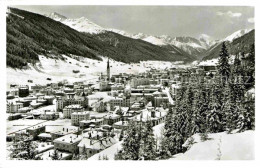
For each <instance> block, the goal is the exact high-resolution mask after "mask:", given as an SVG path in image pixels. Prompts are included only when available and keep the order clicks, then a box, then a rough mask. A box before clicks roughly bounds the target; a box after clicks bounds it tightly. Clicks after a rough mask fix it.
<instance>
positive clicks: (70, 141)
mask: <svg viewBox="0 0 260 168" xmlns="http://www.w3.org/2000/svg"><path fill="white" fill-rule="evenodd" d="M81 140H82V136H81V135H76V134H67V135H64V136H62V137H60V138H57V139H55V140H54V141H53V143H54V148H55V149H57V150H60V151H65V152H70V153H73V154H77V153H78V152H79V150H78V144H79V143H80V141H81Z"/></svg>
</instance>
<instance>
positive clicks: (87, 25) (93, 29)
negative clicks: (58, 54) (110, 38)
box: [45, 12, 104, 34]
mask: <svg viewBox="0 0 260 168" xmlns="http://www.w3.org/2000/svg"><path fill="white" fill-rule="evenodd" d="M45 16H47V17H49V18H51V19H53V20H56V21H59V22H61V23H63V24H65V25H67V26H69V27H71V28H73V29H75V30H77V31H80V32H87V33H90V34H97V33H101V32H103V31H104V28H102V27H101V26H99V25H97V24H95V23H94V22H92V21H90V20H88V19H87V18H85V17H81V18H77V19H70V18H67V17H65V16H63V15H60V14H58V13H56V12H53V13H51V14H49V15H45Z"/></svg>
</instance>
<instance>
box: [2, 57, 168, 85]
mask: <svg viewBox="0 0 260 168" xmlns="http://www.w3.org/2000/svg"><path fill="white" fill-rule="evenodd" d="M63 57H64V58H65V60H61V59H53V58H47V57H45V56H39V59H40V62H39V63H37V64H36V66H32V65H30V66H29V67H30V69H27V70H18V69H13V68H9V67H7V74H8V77H7V89H9V86H10V84H18V85H31V83H28V80H29V79H31V80H33V83H34V84H35V83H37V84H47V83H51V82H58V81H62V80H67V81H68V82H70V83H72V82H76V81H86V82H95V81H96V80H97V79H98V77H99V76H100V74H101V73H103V74H105V73H106V67H107V66H106V65H107V58H106V57H101V58H102V59H103V61H98V60H92V59H88V58H84V57H79V58H80V60H76V59H74V58H71V57H68V56H65V55H63ZM157 65H160V68H162V69H163V68H166V67H171V66H172V64H171V63H169V62H165V61H156V64H155V63H154V61H142V62H141V63H135V64H125V63H122V62H118V61H114V60H111V59H110V66H111V68H110V73H111V74H118V73H128V74H137V73H139V72H144V71H146V70H148V69H150V68H155V66H157ZM73 70H79V73H73ZM47 78H51V79H52V80H51V81H49V80H46V79H47Z"/></svg>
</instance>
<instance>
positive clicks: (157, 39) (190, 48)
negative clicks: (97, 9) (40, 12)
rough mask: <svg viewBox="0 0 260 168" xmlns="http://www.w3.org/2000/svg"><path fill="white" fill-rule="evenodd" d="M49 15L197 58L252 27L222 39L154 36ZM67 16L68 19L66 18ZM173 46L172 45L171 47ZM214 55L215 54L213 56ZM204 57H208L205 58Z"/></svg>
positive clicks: (81, 28)
mask: <svg viewBox="0 0 260 168" xmlns="http://www.w3.org/2000/svg"><path fill="white" fill-rule="evenodd" d="M46 16H47V17H50V18H52V19H54V20H56V21H60V22H62V23H63V24H66V25H68V26H70V27H71V28H73V29H76V30H78V31H80V32H86V33H90V34H99V33H105V32H107V31H112V32H115V33H117V34H121V35H123V36H126V37H130V38H133V39H141V40H143V41H147V42H149V43H152V44H154V45H158V46H161V47H164V48H168V49H169V48H174V49H176V48H179V49H181V50H182V51H184V52H186V53H187V54H189V55H191V56H192V57H195V58H196V59H199V60H200V59H202V58H204V57H205V56H207V54H210V51H211V50H212V48H215V47H216V46H218V45H219V44H220V43H222V42H224V41H226V42H227V43H231V42H232V41H233V40H234V39H236V38H239V37H241V36H243V35H245V34H247V33H249V32H250V31H251V30H252V29H244V30H238V31H236V32H234V33H232V34H231V35H229V36H227V37H226V38H224V39H220V40H213V39H212V38H211V37H210V36H208V35H207V34H201V35H200V36H199V38H198V39H196V38H194V37H171V36H168V35H161V36H153V35H147V34H144V33H137V34H130V33H128V32H126V31H124V30H118V29H112V28H103V27H101V26H99V25H97V24H95V23H93V22H91V21H90V20H88V19H86V18H84V17H81V18H78V19H68V18H66V17H65V16H62V15H60V14H57V13H55V12H54V13H51V14H49V15H46ZM64 18H66V19H64ZM170 46H171V47H170ZM213 57H214V56H213ZM204 59H207V57H206V58H204Z"/></svg>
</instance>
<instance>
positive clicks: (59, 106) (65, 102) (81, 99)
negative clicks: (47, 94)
mask: <svg viewBox="0 0 260 168" xmlns="http://www.w3.org/2000/svg"><path fill="white" fill-rule="evenodd" d="M73 104H79V105H81V106H82V107H84V108H87V107H88V98H87V97H85V96H75V97H74V98H70V99H67V98H65V99H62V98H58V99H57V101H56V110H57V111H62V110H63V108H64V107H66V106H69V105H73Z"/></svg>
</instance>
